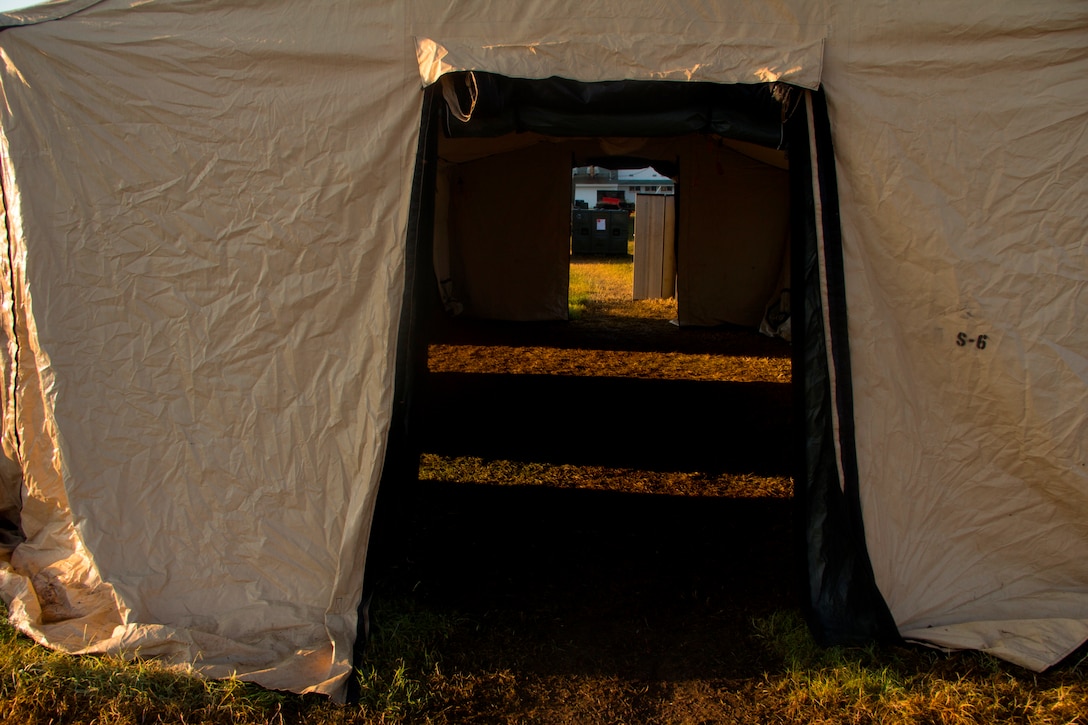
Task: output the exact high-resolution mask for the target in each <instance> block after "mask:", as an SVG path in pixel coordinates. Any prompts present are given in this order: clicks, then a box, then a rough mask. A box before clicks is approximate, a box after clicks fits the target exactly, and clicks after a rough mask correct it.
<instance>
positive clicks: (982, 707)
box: [753, 612, 1088, 725]
mask: <svg viewBox="0 0 1088 725" xmlns="http://www.w3.org/2000/svg"><path fill="white" fill-rule="evenodd" d="M753 626H754V628H755V631H756V634H757V636H758V637H759V638H760V639H761V640H762V641H763V642H764V644H765V646H767V648H768V649H769V650H770V651H771V652H772V653H774V654H775V655H777V656H778V657H779V658H781V660H782V662H783V670H782V671H781V672H777V673H767V674H766V675H765V676H764V677H765V684H766V687H767V689H768V692H767V695H768V697H769V698H770V699H771V701H772V702H776V703H778V704H777V711H778V712H779V713H780V714H781V716H782V719H783V721H785V722H806V723H828V724H832V723H858V722H863V723H888V724H889V725H891V724H898V723H902V724H903V725H907V724H908V723H950V724H960V723H971V724H981V723H995V722H1019V723H1035V724H1039V725H1043V724H1046V725H1051V724H1053V725H1058V724H1059V723H1085V722H1088V682H1086V678H1085V673H1083V672H1080V671H1079V669H1078V667H1074V668H1072V669H1071V670H1067V671H1064V672H1060V673H1057V674H1055V675H1051V676H1045V677H1044V676H1038V675H1034V674H1032V673H1030V672H1026V671H1024V670H1021V669H1019V668H1017V667H1016V666H1015V665H1010V664H1007V663H1003V662H1001V661H999V660H997V659H996V658H994V657H991V656H989V655H986V654H983V653H979V652H961V653H954V654H951V655H946V654H944V653H941V652H938V651H936V650H929V649H925V648H921V647H918V648H910V647H893V646H884V647H882V646H879V645H876V644H873V645H869V646H866V647H826V648H825V647H820V646H818V645H817V644H816V642H815V641H814V640H813V638H812V635H811V634H810V633H809V630H808V628H807V627H806V625H805V623H804V622H803V620H802V619H801V617H800V615H798V614H797V613H796V612H776V613H774V614H772V615H771V616H769V617H767V618H764V619H759V620H756V621H755V622H754V623H753Z"/></svg>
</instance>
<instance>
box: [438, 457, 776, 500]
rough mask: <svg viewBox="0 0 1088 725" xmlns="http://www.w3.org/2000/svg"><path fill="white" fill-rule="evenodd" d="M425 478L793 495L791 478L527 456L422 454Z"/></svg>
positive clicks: (632, 490)
mask: <svg viewBox="0 0 1088 725" xmlns="http://www.w3.org/2000/svg"><path fill="white" fill-rule="evenodd" d="M419 478H420V480H422V481H456V482H459V483H477V484H488V485H498V486H547V487H549V488H577V489H585V490H595V491H622V492H626V493H646V494H665V495H670V496H716V497H724V498H791V497H792V496H793V481H792V479H790V478H787V477H783V476H761V475H757V474H752V473H741V474H738V473H718V474H707V473H699V472H685V471H642V470H636V469H630V468H610V467H607V466H575V465H570V464H550V463H538V462H524V461H504V460H485V459H483V458H477V457H473V456H459V457H448V456H440V455H437V454H433V453H424V454H423V456H422V457H421V461H420V467H419Z"/></svg>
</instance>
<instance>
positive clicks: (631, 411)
mask: <svg viewBox="0 0 1088 725" xmlns="http://www.w3.org/2000/svg"><path fill="white" fill-rule="evenodd" d="M629 273H630V261H629V260H622V259H620V260H594V259H592V258H587V259H584V260H576V263H575V265H574V266H573V267H572V287H579V286H580V285H582V284H583V283H582V282H579V281H578V280H579V279H583V278H584V279H589V280H598V281H595V282H593V283H592V285H590V286H589V288H590V292H589V293H588V294H587V295H586V297H585V300H584V309H583V310H582V312H581V316H580V317H579V318H578V319H576V320H575V321H574V322H572V323H570V324H567V325H564V326H563V327H562V329H561V330H560V331H559V332H556V331H555V329H554V328H552V327H550V326H546V327H543V328H540V329H536V330H534V331H533V332H532V333H531V334H525V333H523V332H522V331H521V330H520V328H518V329H515V330H511V329H509V328H505V327H504V328H502V329H500V330H495V329H492V328H488V329H486V330H482V331H481V330H478V329H474V330H472V331H470V332H469V333H467V334H463V335H461V334H459V335H451V336H449V337H446V338H443V339H441V340H436V342H435V345H434V346H432V355H431V357H432V359H431V360H430V367H431V377H432V378H433V380H434V383H435V385H434V392H433V395H435V396H436V397H437V401H436V404H439V405H440V406H441V405H442V404H446V403H450V402H451V401H452V400H455V397H454V396H456V395H459V394H460V395H463V396H464V400H467V401H476V404H475V406H474V408H475V409H474V410H473V411H470V412H469V411H467V412H466V413H465V414H464V417H461V418H458V419H457V420H456V421H454V422H453V423H452V424H449V425H446V426H444V427H443V426H438V427H436V428H435V430H434V431H433V432H432V433H429V434H428V435H429V437H428V438H427V439H426V445H425V446H424V453H423V456H422V459H421V466H420V471H419V480H418V481H407V482H404V485H403V487H402V489H401V495H400V496H399V497H398V498H397V499H395V500H394V502H393V503H392V504H389V502H383V503H382V504H380V506H384V507H385V509H384V510H381V509H380V511H379V513H380V515H381V516H382V520H383V521H386V522H387V525H386V527H385V530H384V532H382V533H381V535H380V536H379V537H378V539H377V541H376V543H375V545H374V547H373V551H372V554H371V556H372V564H373V569H374V572H375V577H374V581H373V588H374V592H375V596H374V603H373V610H372V619H373V622H374V623H375V630H374V634H373V637H372V639H371V641H370V643H369V646H368V649H367V656H366V659H365V661H364V662H363V664H362V667H361V668H360V671H359V673H358V674H359V682H360V698H359V701H358V702H357V703H354V704H351V705H346V706H338V705H334V704H332V703H329V702H328V701H326V700H324V699H322V698H317V697H301V696H297V695H291V694H285V693H276V692H269V691H266V690H263V689H261V688H259V687H256V686H253V685H249V684H245V683H241V682H238V681H218V682H209V681H205V680H202V679H200V678H197V677H194V676H191V675H189V674H186V673H184V672H177V671H175V670H170V669H167V668H164V667H161V666H158V665H156V664H155V663H154V662H136V663H126V662H122V661H120V660H117V659H114V658H102V657H70V656H66V655H61V654H56V653H53V652H50V651H48V650H45V649H44V648H42V647H39V646H38V645H35V644H34V643H32V642H31V641H30V640H28V639H26V638H25V637H23V636H21V635H19V634H17V633H16V632H15V631H14V630H13V629H12V628H11V627H10V626H9V625H7V624H6V623H4V624H0V725H14V724H16V723H19V724H20V725H22V724H23V723H43V724H44V723H56V724H58V725H59V724H60V723H88V724H90V723H118V724H123V725H128V724H129V723H133V724H135V723H156V722H163V723H187V724H189V725H193V724H195V723H237V724H240V725H250V724H256V723H308V724H312V725H342V724H348V723H351V724H362V723H368V724H369V723H422V722H432V723H465V722H473V723H668V724H674V723H675V724H685V723H691V724H696V723H698V724H704V723H706V724H709V723H828V724H835V725H838V724H846V723H904V724H906V723H949V724H959V723H980V724H981V723H1031V724H1038V725H1044V724H1045V725H1051V724H1054V725H1058V724H1065V725H1071V724H1074V723H1088V651H1085V650H1082V651H1080V652H1078V653H1076V654H1074V655H1073V656H1072V657H1071V658H1070V659H1069V660H1068V661H1067V662H1065V663H1063V664H1062V665H1061V666H1059V667H1057V668H1055V669H1054V670H1053V671H1051V672H1048V673H1046V674H1041V675H1040V674H1034V673H1030V672H1027V671H1024V670H1021V669H1019V668H1017V667H1015V666H1013V665H1009V664H1006V663H1002V662H1000V661H998V660H995V659H993V658H991V657H988V656H986V655H982V654H978V653H952V654H946V653H941V652H937V651H934V650H930V649H926V648H921V647H914V646H907V645H886V646H876V645H874V646H871V647H864V648H821V647H818V646H817V645H816V644H815V643H814V642H813V640H812V638H811V636H810V635H809V633H808V630H807V628H806V627H805V625H804V623H803V621H802V619H801V617H800V614H799V609H798V607H797V601H798V599H799V596H798V582H797V580H796V578H795V576H794V562H793V556H794V548H793V534H792V519H791V515H790V512H791V482H790V479H789V477H788V475H787V474H786V473H784V472H783V471H782V470H780V465H779V464H780V462H779V461H773V460H768V455H765V454H764V453H762V452H760V451H761V450H762V449H760V450H756V449H758V448H759V440H762V439H763V438H765V437H767V436H765V435H763V434H762V433H761V434H760V435H759V436H756V437H755V438H753V439H752V442H750V443H747V444H745V446H743V447H744V448H746V449H750V450H747V451H746V452H751V451H756V452H757V453H758V455H748V456H738V457H735V458H731V459H729V461H728V465H723V466H720V467H719V468H717V469H715V468H713V467H712V466H711V465H710V464H711V463H712V462H706V461H700V463H706V464H707V465H700V466H690V465H689V466H687V467H685V466H682V465H678V464H677V461H678V460H681V459H682V460H684V461H693V460H699V459H698V458H697V456H693V455H690V452H688V451H683V450H682V448H683V446H684V444H685V442H686V441H687V440H688V438H690V437H692V436H696V435H698V434H701V433H703V432H704V431H692V430H686V431H680V433H681V434H680V435H677V436H676V437H675V439H674V440H671V443H670V445H669V446H666V448H668V449H672V450H673V452H672V453H670V451H668V450H666V451H657V450H649V451H648V450H646V449H649V448H653V446H650V445H649V444H647V443H645V442H642V441H641V440H640V439H638V438H637V436H638V434H639V429H640V426H637V425H633V424H632V420H633V419H635V418H636V416H638V415H641V414H642V413H643V412H644V410H647V409H649V410H651V411H653V412H655V415H656V416H657V417H656V418H655V420H656V421H657V422H656V423H655V425H656V426H657V430H656V431H651V432H654V433H656V434H657V436H656V438H655V439H658V440H659V439H660V438H661V435H662V434H663V432H664V431H666V430H670V429H672V428H674V427H675V426H674V425H673V424H672V423H671V422H670V421H671V419H670V418H669V417H668V416H665V417H664V418H662V417H661V416H660V412H661V410H665V411H668V410H669V409H670V407H671V406H677V407H684V408H685V409H687V408H690V407H691V406H697V405H700V404H706V401H708V400H713V401H724V402H715V403H713V405H714V407H721V406H728V405H731V404H736V403H737V401H744V402H745V404H744V406H742V409H743V410H745V411H747V410H749V409H758V412H761V413H764V414H767V416H768V417H769V419H770V421H771V423H772V424H776V425H777V424H782V425H786V424H788V420H787V421H785V422H784V423H783V422H782V421H783V415H782V413H781V411H780V410H778V409H777V408H775V407H774V406H775V405H778V403H776V402H774V401H775V400H777V398H775V396H778V395H779V392H778V391H780V390H782V389H785V390H786V391H787V392H788V387H789V386H788V382H789V379H790V371H789V364H788V351H787V353H783V352H782V347H781V346H780V345H775V344H773V343H769V342H767V341H763V340H758V339H749V338H747V337H744V336H743V335H739V334H737V333H734V332H728V331H717V332H713V333H707V334H705V335H699V334H696V335H694V336H691V335H688V334H680V333H678V332H677V331H676V329H675V328H674V327H672V326H671V325H670V324H669V320H671V319H673V318H674V317H675V307H674V305H673V303H672V302H671V301H644V302H642V303H632V302H631V301H630V300H629V299H626V297H627V296H628V295H627V290H628V289H629V287H628V285H629V281H628V280H629V277H627V276H625V275H629ZM600 280H611V281H600ZM617 280H618V281H617ZM586 284H587V285H589V283H588V282H587V283H586ZM648 327H649V328H652V329H653V330H655V331H654V332H652V333H648V332H646V330H647V329H648ZM662 335H664V336H665V337H666V338H667V339H668V344H667V346H666V348H665V349H662V347H661V346H660V345H659V344H658V342H656V341H657V340H659V339H661V337H662ZM669 356H671V358H670V357H669ZM744 380H750V381H754V382H741V381H744ZM557 381H558V382H557ZM575 383H580V384H575ZM753 386H754V388H755V390H756V391H757V393H755V394H754V396H755V397H751V396H749V397H746V396H748V393H747V392H746V391H748V390H749V389H750V388H752V387H753ZM613 390H614V391H617V392H616V394H615V395H614V396H613V395H612V393H611V391H613ZM496 391H503V395H496ZM721 391H725V393H722V392H721ZM506 394H509V395H510V396H512V397H513V399H514V404H513V405H511V406H510V407H508V408H507V407H501V406H500V403H501V402H502V398H503V397H504V396H505V395H506ZM587 396H589V397H592V399H593V400H594V401H595V402H596V403H599V404H601V405H603V407H604V410H602V409H601V408H598V407H595V408H592V409H590V410H589V411H588V412H585V411H583V412H581V413H573V412H572V410H573V406H574V405H575V403H576V401H581V400H585V399H586V398H587ZM715 396H723V397H721V398H718V397H715ZM631 398H635V399H636V400H637V403H638V404H637V405H631V406H630V407H629V408H628V407H624V406H625V405H626V403H625V401H628V400H630V399H631ZM787 399H788V396H787ZM731 401H732V402H731ZM459 405H460V403H459ZM467 407H469V408H471V407H473V406H467ZM787 407H788V406H787ZM520 409H525V410H524V411H522V412H521V413H519V410H520ZM776 411H777V412H776ZM753 415H754V414H753ZM434 417H437V416H432V418H434ZM553 417H554V419H555V420H556V421H558V424H557V425H553V424H552V423H553V420H552V418H553ZM541 419H544V420H543V422H544V423H545V425H537V424H538V423H540V422H541ZM587 420H590V421H592V422H593V426H590V427H588V428H583V427H580V425H581V423H580V422H584V421H587ZM776 421H777V422H776ZM753 425H755V420H754V418H753V419H745V420H743V421H742V425H741V426H739V427H738V428H737V429H736V430H732V431H731V432H730V433H729V435H735V436H742V435H744V434H745V429H747V428H751V427H752V426H753ZM489 426H490V427H489ZM534 426H536V427H534ZM466 428H476V429H477V430H475V431H469V432H470V433H471V434H468V435H462V433H463V430H464V429H466ZM480 430H486V434H484V435H480V434H479V431H480ZM766 430H771V431H773V430H774V428H773V427H772V428H767V429H766ZM556 431H558V432H556ZM710 433H711V434H713V435H715V436H719V433H718V431H717V429H714V430H712V431H710ZM523 439H532V440H531V441H529V442H535V444H536V445H534V446H528V447H524V446H523V447H521V448H519V447H518V443H519V441H522V440H523ZM585 439H588V440H589V441H590V442H591V443H592V444H593V445H584V446H583V445H580V442H584V440H585ZM648 440H650V439H648ZM481 441H483V442H487V441H492V442H497V443H498V444H499V445H497V446H496V447H495V449H494V450H479V449H476V448H474V447H473V446H477V445H482V442H481ZM440 444H445V445H446V446H447V448H443V447H442V445H440ZM675 451H680V453H675ZM518 452H520V453H522V454H523V455H514V453H518ZM636 454H638V455H636ZM571 458H575V459H577V460H570V459H571ZM565 459H566V460H565ZM636 459H637V460H638V461H641V464H640V465H634V464H633V461H635V460H636Z"/></svg>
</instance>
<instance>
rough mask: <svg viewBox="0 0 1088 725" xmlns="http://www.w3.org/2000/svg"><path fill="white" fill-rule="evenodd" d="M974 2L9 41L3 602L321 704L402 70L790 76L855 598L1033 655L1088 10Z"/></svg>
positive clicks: (1079, 295)
mask: <svg viewBox="0 0 1088 725" xmlns="http://www.w3.org/2000/svg"><path fill="white" fill-rule="evenodd" d="M961 5H962V4H961ZM969 5H970V7H961V6H949V5H948V4H946V3H943V2H941V3H938V2H934V1H929V0H927V1H926V2H922V3H915V4H912V5H910V6H902V7H900V6H896V7H890V6H888V5H887V4H885V3H874V4H872V5H871V6H870V5H867V4H863V3H843V4H837V3H802V2H775V3H764V2H759V3H756V2H751V3H748V2H726V3H720V4H714V5H712V6H708V4H704V3H698V4H691V5H690V6H689V5H687V4H684V3H679V4H677V3H657V2H624V3H615V2H590V3H584V2H583V3H566V2H558V1H557V0H548V1H543V0H540V1H537V2H526V3H516V4H514V3H512V4H509V5H497V4H495V3H490V2H453V3H450V2H437V1H435V2H431V1H427V2H423V1H418V0H417V1H414V2H398V3H394V2H368V3H356V2H328V3H322V4H320V6H314V5H313V4H311V3H303V2H300V1H298V0H262V2H259V3H257V2H241V1H240V2H221V1H217V2H212V1H210V0H209V1H207V2H186V3H173V2H168V1H165V0H164V1H163V2H148V3H127V2H109V1H107V2H102V3H98V4H94V5H92V6H90V7H87V8H86V9H84V10H82V11H80V12H77V13H75V14H73V15H71V16H69V17H67V18H64V19H62V20H58V21H55V22H47V23H41V24H31V25H25V26H23V27H13V28H10V29H8V30H5V31H3V32H2V33H0V52H2V58H3V66H2V69H0V81H2V84H3V86H2V89H3V101H4V103H3V106H2V107H0V114H2V115H0V132H2V136H0V142H2V148H3V185H4V189H3V191H4V202H5V204H4V207H5V209H4V211H5V215H6V216H5V219H6V222H7V224H6V229H7V245H8V247H7V254H5V255H0V258H2V259H3V265H4V269H3V273H4V274H3V280H2V284H3V286H4V295H5V305H4V307H3V310H2V312H3V331H2V334H3V336H4V346H3V348H4V350H3V362H4V365H5V371H4V378H3V379H4V389H3V395H4V398H3V400H2V403H3V406H2V407H3V420H4V431H3V448H4V453H5V456H6V458H7V459H8V461H7V463H6V464H5V467H4V468H3V470H0V486H2V496H0V500H2V501H4V502H5V504H4V505H6V506H8V507H9V508H10V505H11V504H12V503H13V502H16V503H17V506H18V507H19V509H20V525H21V527H22V536H23V537H24V539H23V540H22V541H21V543H20V542H19V540H18V539H13V540H12V541H11V542H10V543H11V544H16V545H14V546H10V545H9V546H7V547H6V548H3V547H0V562H2V563H0V592H2V594H3V597H4V599H5V601H7V602H9V603H10V605H9V606H10V611H11V617H12V620H13V621H14V622H15V623H16V624H17V625H18V626H19V628H20V629H21V630H23V631H25V632H27V633H30V634H31V635H32V636H34V637H35V638H37V639H38V640H39V641H41V642H44V643H46V644H49V645H50V646H53V647H56V648H59V649H64V650H67V651H72V652H80V651H117V652H124V653H127V654H136V653H139V654H143V655H151V654H154V655H160V656H163V657H165V658H167V659H170V660H173V661H176V662H179V663H189V664H191V665H193V666H194V667H196V668H198V669H199V670H201V671H203V672H206V673H208V674H210V675H212V676H220V675H226V674H231V673H237V674H239V675H240V676H242V677H245V678H248V679H252V680H255V681H257V682H259V683H261V684H264V685H266V686H269V687H276V688H283V689H290V690H296V691H318V692H326V693H330V694H333V695H334V696H339V695H341V694H342V693H343V687H344V683H345V681H346V678H347V676H348V674H349V672H350V663H351V645H352V642H353V640H354V638H355V634H356V628H357V623H356V621H355V608H356V606H357V604H358V602H359V598H360V594H361V586H362V570H363V566H364V563H365V548H366V540H367V534H368V531H369V526H370V519H371V516H372V513H373V501H374V494H375V491H376V487H377V480H378V477H379V474H380V464H381V460H382V457H383V454H384V447H385V437H386V432H387V430H388V425H389V416H390V410H391V394H392V387H393V356H394V349H395V335H396V332H395V330H396V327H397V321H398V318H399V312H400V299H401V292H402V289H403V285H402V279H401V277H402V267H403V246H404V235H405V229H406V225H407V218H408V203H409V195H410V184H411V174H412V169H413V164H414V154H415V144H416V141H417V138H418V127H419V114H420V109H421V102H422V96H421V86H422V85H424V84H427V83H432V82H434V81H435V80H437V78H438V77H440V76H441V74H443V73H445V72H449V71H452V70H486V71H490V72H494V73H501V74H507V75H513V76H519V77H530V78H533V77H535V78H546V77H549V76H552V75H562V76H566V77H570V78H574V79H577V80H587V81H591V80H605V79H617V78H638V79H654V78H663V79H670V80H699V81H713V82H728V83H736V82H740V83H753V82H769V81H784V82H788V83H793V84H796V85H799V86H802V87H806V88H814V87H816V86H817V85H821V84H822V87H823V88H824V90H825V91H826V93H827V98H828V102H829V108H830V115H831V118H830V121H831V127H832V133H833V137H834V142H835V147H836V160H837V168H836V171H837V175H838V183H839V191H840V195H841V221H842V228H843V243H844V247H845V256H846V258H845V260H844V261H845V264H846V272H847V274H846V280H847V284H846V292H847V303H848V310H849V331H850V348H851V353H852V360H851V362H852V369H853V375H854V379H853V381H852V383H853V386H854V397H855V401H856V407H855V418H856V421H855V422H856V428H857V430H858V439H857V449H858V464H859V472H860V490H861V497H862V507H863V512H864V518H865V529H866V536H867V541H868V546H869V555H870V558H871V559H872V562H873V567H874V572H875V574H876V579H877V582H878V584H879V586H880V589H881V593H882V594H883V595H884V597H885V599H886V601H887V602H888V605H889V607H890V609H891V611H892V614H893V616H894V617H895V619H896V622H897V623H898V625H899V627H900V630H901V632H902V633H903V634H904V635H905V636H909V637H916V638H919V639H923V640H925V641H930V642H933V643H935V644H939V645H943V646H951V647H972V648H979V649H989V650H991V651H994V652H995V653H997V654H1000V655H1001V656H1005V657H1007V658H1009V659H1012V660H1014V661H1018V662H1021V663H1023V664H1025V665H1027V666H1030V667H1034V668H1041V667H1045V666H1047V665H1049V664H1052V663H1053V662H1055V661H1057V660H1058V659H1060V658H1061V657H1062V656H1063V655H1064V654H1065V653H1066V652H1068V651H1070V650H1071V649H1072V648H1074V647H1076V646H1077V645H1078V644H1080V643H1081V642H1082V641H1084V640H1085V638H1086V637H1088V615H1086V612H1088V570H1085V568H1084V567H1083V562H1084V561H1085V560H1086V559H1088V519H1086V517H1085V516H1084V515H1083V512H1084V511H1085V510H1088V471H1086V468H1085V465H1086V464H1085V461H1086V460H1088V457H1086V452H1085V440H1086V438H1088V436H1086V435H1085V434H1086V424H1085V410H1084V406H1083V400H1084V399H1085V397H1086V395H1085V393H1086V392H1088V390H1086V388H1088V364H1086V354H1085V351H1086V350H1088V329H1086V328H1085V327H1084V325H1083V324H1081V322H1080V320H1079V317H1080V316H1081V315H1079V312H1078V311H1079V310H1082V309H1084V308H1085V307H1086V305H1088V297H1086V295H1088V292H1086V290H1088V268H1086V266H1085V264H1084V262H1083V259H1084V239H1085V231H1084V230H1085V228H1086V221H1085V211H1084V205H1083V203H1082V201H1083V199H1084V198H1086V196H1088V186H1086V185H1088V142H1086V141H1085V138H1084V134H1083V133H1081V131H1082V129H1083V124H1084V120H1085V117H1086V115H1088V108H1086V104H1088V85H1086V84H1088V19H1086V17H1085V15H1086V13H1085V10H1084V8H1083V4H1082V3H1076V2H1052V3H1039V4H1032V5H1031V6H1030V7H1029V6H1026V5H1024V4H1023V3H1017V2H997V3H995V2H992V1H990V2H986V3H970V4H969ZM587 18H594V19H595V22H588V21H587ZM596 21H600V22H596ZM1071 40H1076V41H1079V42H1071Z"/></svg>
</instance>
